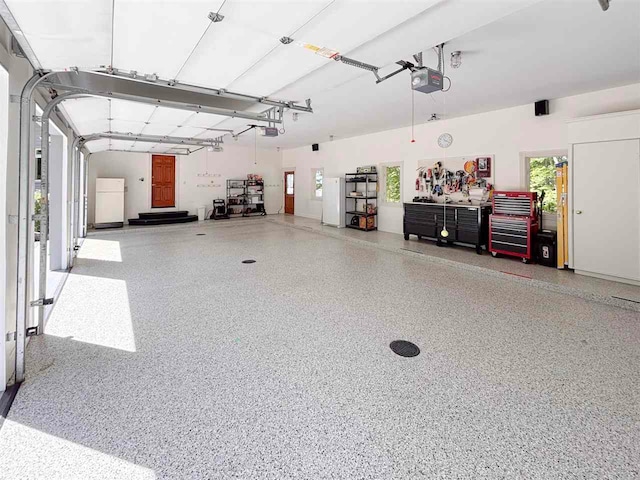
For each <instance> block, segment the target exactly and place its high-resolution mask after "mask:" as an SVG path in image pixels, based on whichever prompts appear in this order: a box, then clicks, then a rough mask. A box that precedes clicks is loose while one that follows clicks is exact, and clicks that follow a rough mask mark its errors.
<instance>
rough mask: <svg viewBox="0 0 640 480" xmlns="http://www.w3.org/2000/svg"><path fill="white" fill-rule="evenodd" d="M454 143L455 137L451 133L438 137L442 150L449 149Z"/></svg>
mask: <svg viewBox="0 0 640 480" xmlns="http://www.w3.org/2000/svg"><path fill="white" fill-rule="evenodd" d="M452 143H453V136H452V135H451V134H450V133H443V134H442V135H440V136H439V137H438V145H440V147H441V148H449V147H450V146H451V144H452Z"/></svg>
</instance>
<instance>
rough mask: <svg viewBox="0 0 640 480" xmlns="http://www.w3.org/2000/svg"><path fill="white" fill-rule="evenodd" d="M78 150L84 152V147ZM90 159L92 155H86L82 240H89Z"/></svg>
mask: <svg viewBox="0 0 640 480" xmlns="http://www.w3.org/2000/svg"><path fill="white" fill-rule="evenodd" d="M78 150H82V147H79V148H78ZM89 157H90V155H88V154H86V153H85V154H84V188H83V189H82V194H83V199H82V201H83V205H82V209H83V212H84V213H83V214H82V238H87V227H88V223H89V217H88V214H89V201H88V200H89V193H88V188H89Z"/></svg>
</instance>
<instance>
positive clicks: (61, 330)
mask: <svg viewBox="0 0 640 480" xmlns="http://www.w3.org/2000/svg"><path fill="white" fill-rule="evenodd" d="M45 333H46V334H47V335H53V336H56V337H64V338H69V337H71V338H72V339H73V340H77V341H79V342H86V343H91V344H94V345H100V346H103V347H109V348H116V349H118V350H125V351H127V352H135V351H136V343H135V337H134V333H133V326H132V324H131V309H130V306H129V295H128V293H127V282H125V281H124V280H117V279H113V278H102V277H91V276H87V275H73V274H71V275H69V279H68V280H67V284H66V288H65V289H64V290H63V291H62V294H61V296H60V299H59V300H58V302H57V304H56V306H55V308H54V310H53V312H52V313H51V317H50V319H49V322H48V323H47V326H46V328H45Z"/></svg>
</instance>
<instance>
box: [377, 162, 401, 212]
mask: <svg viewBox="0 0 640 480" xmlns="http://www.w3.org/2000/svg"><path fill="white" fill-rule="evenodd" d="M382 177H383V185H382V186H383V189H384V191H383V197H382V200H383V201H384V202H385V203H389V204H392V205H393V204H397V205H399V204H400V203H402V166H401V165H400V164H399V163H396V164H389V165H383V166H382Z"/></svg>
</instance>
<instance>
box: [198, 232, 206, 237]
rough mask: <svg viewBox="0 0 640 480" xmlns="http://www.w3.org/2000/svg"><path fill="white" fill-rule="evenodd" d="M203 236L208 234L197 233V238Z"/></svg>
mask: <svg viewBox="0 0 640 480" xmlns="http://www.w3.org/2000/svg"><path fill="white" fill-rule="evenodd" d="M203 235H206V233H196V237H201V236H203Z"/></svg>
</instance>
